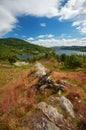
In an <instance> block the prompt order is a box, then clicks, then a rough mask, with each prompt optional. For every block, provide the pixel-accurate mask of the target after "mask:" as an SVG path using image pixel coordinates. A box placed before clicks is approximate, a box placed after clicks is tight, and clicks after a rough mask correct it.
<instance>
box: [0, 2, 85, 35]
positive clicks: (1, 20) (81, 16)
mask: <svg viewBox="0 0 86 130" xmlns="http://www.w3.org/2000/svg"><path fill="white" fill-rule="evenodd" d="M63 1H64V0H0V36H3V35H5V34H6V33H8V32H10V31H12V30H13V29H14V28H15V27H16V23H17V22H18V21H17V17H19V16H22V15H32V16H37V17H44V16H45V17H47V18H52V17H54V16H55V17H57V18H59V20H71V21H72V22H73V26H75V27H76V29H78V30H79V31H80V32H81V33H83V34H86V0H68V1H67V2H66V3H65V5H64V6H62V2H63ZM41 24H42V26H43V27H44V26H46V23H41Z"/></svg>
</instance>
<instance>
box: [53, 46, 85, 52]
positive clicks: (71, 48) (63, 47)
mask: <svg viewBox="0 0 86 130" xmlns="http://www.w3.org/2000/svg"><path fill="white" fill-rule="evenodd" d="M52 48H53V49H57V50H59V49H62V50H76V51H82V52H86V46H60V47H57V46H54V47H52Z"/></svg>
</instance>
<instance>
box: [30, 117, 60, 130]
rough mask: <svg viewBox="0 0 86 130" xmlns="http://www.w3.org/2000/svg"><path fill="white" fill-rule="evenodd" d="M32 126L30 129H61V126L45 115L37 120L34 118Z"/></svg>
mask: <svg viewBox="0 0 86 130" xmlns="http://www.w3.org/2000/svg"><path fill="white" fill-rule="evenodd" d="M30 127H31V128H30V130H60V128H59V127H57V126H56V125H55V124H53V123H52V122H50V121H48V120H47V119H46V118H44V117H40V118H38V119H36V120H35V119H34V121H32V126H30Z"/></svg>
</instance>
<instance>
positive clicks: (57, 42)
mask: <svg viewBox="0 0 86 130" xmlns="http://www.w3.org/2000/svg"><path fill="white" fill-rule="evenodd" d="M50 35H52V34H50ZM45 36H46V37H45ZM48 36H49V34H46V35H40V36H37V37H35V38H32V39H33V40H32V39H31V40H30V38H28V39H27V40H26V41H29V42H31V43H33V44H37V45H41V46H45V47H53V46H86V38H85V37H84V38H77V39H76V38H70V36H69V37H67V38H65V37H64V38H63V39H57V38H55V37H54V35H52V36H53V37H48Z"/></svg>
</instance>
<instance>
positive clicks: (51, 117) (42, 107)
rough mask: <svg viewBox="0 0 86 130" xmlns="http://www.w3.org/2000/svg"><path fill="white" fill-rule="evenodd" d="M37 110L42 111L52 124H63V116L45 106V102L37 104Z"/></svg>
mask: <svg viewBox="0 0 86 130" xmlns="http://www.w3.org/2000/svg"><path fill="white" fill-rule="evenodd" d="M38 108H39V109H40V110H42V112H43V113H44V114H45V115H46V116H47V117H48V118H49V120H51V121H52V122H53V123H54V124H57V123H58V122H61V123H63V122H64V116H63V115H62V114H60V113H59V112H58V111H57V109H56V108H54V107H52V106H51V105H48V104H46V103H45V102H41V103H39V104H38Z"/></svg>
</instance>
